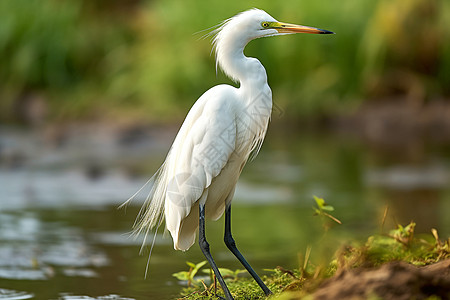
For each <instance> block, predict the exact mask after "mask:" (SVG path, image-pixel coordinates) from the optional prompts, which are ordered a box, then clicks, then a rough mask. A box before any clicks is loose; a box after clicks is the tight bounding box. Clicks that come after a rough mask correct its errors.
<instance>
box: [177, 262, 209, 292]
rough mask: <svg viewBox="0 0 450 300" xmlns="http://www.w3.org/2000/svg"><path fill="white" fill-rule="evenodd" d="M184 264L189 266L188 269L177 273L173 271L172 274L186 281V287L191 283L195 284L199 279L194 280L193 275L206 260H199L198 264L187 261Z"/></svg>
mask: <svg viewBox="0 0 450 300" xmlns="http://www.w3.org/2000/svg"><path fill="white" fill-rule="evenodd" d="M186 264H187V265H188V266H189V271H180V272H177V273H173V274H172V276H173V277H176V278H177V279H178V280H185V281H187V285H188V287H190V286H191V285H192V284H194V285H197V284H198V283H199V281H198V280H196V279H195V278H194V276H195V275H196V274H197V272H198V271H199V270H200V269H201V268H202V267H203V266H204V265H205V264H206V260H204V261H201V262H199V263H198V264H194V263H192V262H189V261H187V262H186Z"/></svg>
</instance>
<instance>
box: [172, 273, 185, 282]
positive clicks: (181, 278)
mask: <svg viewBox="0 0 450 300" xmlns="http://www.w3.org/2000/svg"><path fill="white" fill-rule="evenodd" d="M172 276H173V277H175V278H177V279H178V280H189V272H186V271H181V272H177V273H173V274H172Z"/></svg>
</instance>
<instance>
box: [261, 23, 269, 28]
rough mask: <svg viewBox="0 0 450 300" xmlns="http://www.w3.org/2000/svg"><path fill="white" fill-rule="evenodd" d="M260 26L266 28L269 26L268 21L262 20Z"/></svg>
mask: <svg viewBox="0 0 450 300" xmlns="http://www.w3.org/2000/svg"><path fill="white" fill-rule="evenodd" d="M261 26H262V27H264V28H268V27H269V22H262V23H261Z"/></svg>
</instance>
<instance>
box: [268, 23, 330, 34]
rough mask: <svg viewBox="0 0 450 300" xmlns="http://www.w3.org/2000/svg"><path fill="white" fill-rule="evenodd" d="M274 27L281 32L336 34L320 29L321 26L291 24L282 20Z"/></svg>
mask: <svg viewBox="0 0 450 300" xmlns="http://www.w3.org/2000/svg"><path fill="white" fill-rule="evenodd" d="M272 28H273V29H276V30H277V31H278V32H279V33H314V34H334V32H332V31H328V30H325V29H319V28H315V27H309V26H303V25H295V24H289V23H282V22H278V23H277V24H276V25H275V26H273V27H272Z"/></svg>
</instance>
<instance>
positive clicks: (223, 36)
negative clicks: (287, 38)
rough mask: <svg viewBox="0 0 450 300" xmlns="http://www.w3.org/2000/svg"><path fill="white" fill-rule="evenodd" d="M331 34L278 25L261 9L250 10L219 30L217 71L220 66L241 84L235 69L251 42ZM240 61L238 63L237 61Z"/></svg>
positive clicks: (285, 24)
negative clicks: (298, 34)
mask: <svg viewBox="0 0 450 300" xmlns="http://www.w3.org/2000/svg"><path fill="white" fill-rule="evenodd" d="M301 32H303V33H316V34H330V33H333V32H331V31H328V30H323V29H318V28H314V27H308V26H302V25H294V24H289V23H283V22H279V21H277V20H276V19H275V18H273V17H272V16H271V15H269V14H268V13H266V12H265V11H263V10H261V9H256V8H254V9H250V10H247V11H244V12H241V13H239V14H237V15H236V16H234V17H232V18H230V19H228V20H225V21H224V22H223V23H222V24H220V25H219V26H218V28H216V29H215V30H214V31H213V32H212V34H214V39H213V45H214V49H215V52H216V69H217V67H218V66H220V67H221V68H222V70H223V71H224V72H225V73H226V74H227V75H228V76H229V77H231V78H232V79H233V80H235V81H238V79H237V76H236V73H239V72H238V71H237V69H236V66H235V68H234V69H233V65H234V63H232V61H233V60H234V58H236V57H239V56H241V55H243V54H242V53H243V51H244V47H245V46H246V45H247V43H248V42H250V41H251V40H254V39H257V38H262V37H267V36H277V35H284V34H294V33H301ZM235 61H237V60H235Z"/></svg>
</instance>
